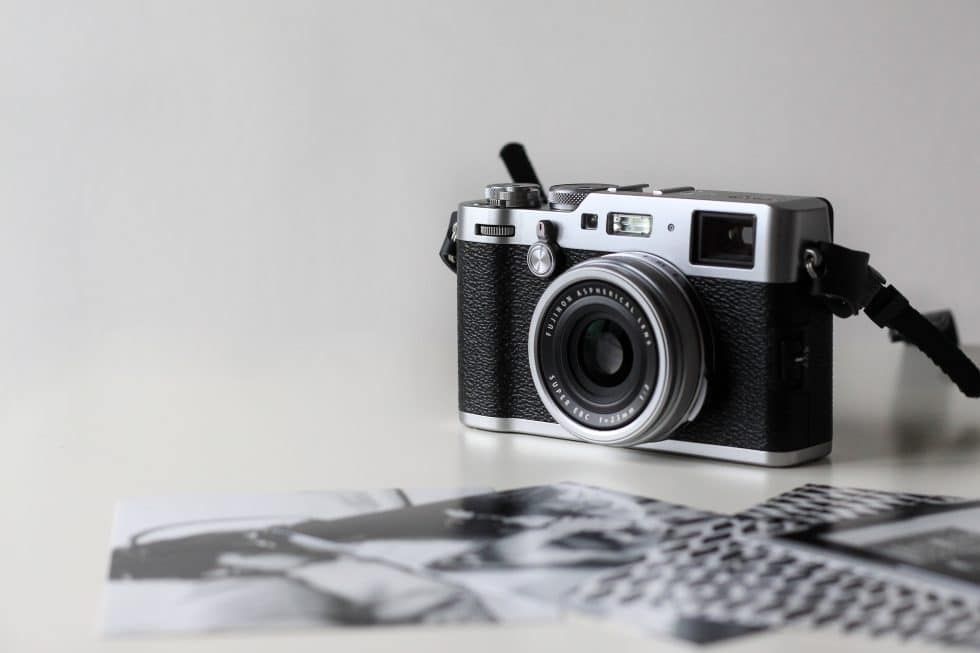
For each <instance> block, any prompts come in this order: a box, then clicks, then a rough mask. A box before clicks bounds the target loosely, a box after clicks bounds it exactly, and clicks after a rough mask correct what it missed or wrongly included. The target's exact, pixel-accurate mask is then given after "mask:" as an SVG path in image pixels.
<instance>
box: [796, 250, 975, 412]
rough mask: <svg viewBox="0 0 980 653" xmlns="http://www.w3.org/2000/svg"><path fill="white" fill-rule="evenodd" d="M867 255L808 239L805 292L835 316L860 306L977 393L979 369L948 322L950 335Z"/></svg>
mask: <svg viewBox="0 0 980 653" xmlns="http://www.w3.org/2000/svg"><path fill="white" fill-rule="evenodd" d="M870 258H871V257H870V255H869V254H868V253H867V252H860V251H857V250H853V249H848V248H846V247H842V246H840V245H835V244H833V243H828V242H817V243H811V244H810V245H808V246H807V248H806V249H805V250H804V251H803V264H804V266H805V267H806V271H807V274H808V275H809V276H810V280H811V285H810V294H811V295H813V296H814V297H816V298H818V299H820V300H821V301H822V302H823V304H824V305H825V306H826V307H827V308H828V309H829V310H830V311H831V312H833V313H834V315H837V316H838V317H843V318H847V317H851V316H852V315H857V314H858V313H859V312H860V311H861V310H864V314H865V315H867V316H868V317H869V318H871V321H872V322H874V323H875V324H877V325H878V326H879V327H881V328H888V329H892V330H893V331H894V332H896V333H897V334H898V335H899V336H901V339H903V340H905V341H907V342H910V343H912V344H913V345H915V346H916V347H918V348H919V349H921V350H922V352H923V353H924V354H925V355H926V356H928V357H929V359H930V360H932V362H933V363H935V364H936V365H937V366H938V367H939V368H940V369H941V370H942V371H943V372H945V373H946V375H947V376H948V377H949V378H950V379H951V380H952V381H953V383H955V384H956V386H957V387H958V388H959V389H960V390H961V391H962V392H963V394H965V395H966V396H967V397H980V369H977V366H976V364H974V362H973V361H971V360H970V359H969V358H968V357H967V355H966V354H964V353H963V350H962V349H960V347H959V344H958V343H957V341H956V336H955V328H952V323H949V324H950V329H949V334H945V333H943V332H942V331H940V329H939V328H938V327H937V326H936V324H934V323H933V322H932V321H930V320H929V319H928V318H927V317H926V316H924V315H923V314H922V313H920V312H919V311H917V310H916V309H915V308H913V307H912V306H911V305H910V304H909V301H908V300H907V299H906V298H905V296H904V295H902V293H900V292H899V291H898V289H897V288H895V286H892V285H889V284H888V282H887V281H886V280H885V278H884V277H883V276H882V275H881V274H880V273H879V272H878V271H877V270H875V269H874V268H873V267H871V266H870V265H869V264H868V262H869V260H870ZM944 317H945V316H944Z"/></svg>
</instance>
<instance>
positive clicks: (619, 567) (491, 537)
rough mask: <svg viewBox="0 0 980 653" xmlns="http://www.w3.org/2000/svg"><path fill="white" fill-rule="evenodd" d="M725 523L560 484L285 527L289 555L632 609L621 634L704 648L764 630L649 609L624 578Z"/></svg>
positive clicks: (526, 599) (637, 587)
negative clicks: (316, 553) (637, 632)
mask: <svg viewBox="0 0 980 653" xmlns="http://www.w3.org/2000/svg"><path fill="white" fill-rule="evenodd" d="M730 521H731V520H730V518H727V517H724V516H721V515H716V514H713V513H709V512H704V511H699V510H694V509H691V508H686V507H683V506H677V505H673V504H668V503H664V502H661V501H657V500H654V499H648V498H645V497H639V496H635V495H629V494H623V493H620V492H615V491H612V490H605V489H601V488H595V487H589V486H583V485H578V484H574V483H560V484H555V485H543V486H535V487H527V488H520V489H516V490H508V491H504V492H494V493H489V494H482V495H475V496H467V497H463V498H460V499H453V500H449V501H443V502H438V503H431V504H428V505H421V506H414V507H410V508H405V509H402V510H398V511H392V512H386V513H375V514H370V515H364V516H358V517H350V518H346V519H340V520H332V521H323V522H308V523H305V524H300V525H297V526H296V527H293V528H291V529H289V530H290V538H291V541H292V542H294V543H295V544H296V545H297V546H303V547H307V548H310V549H314V550H316V549H321V550H324V551H331V550H341V551H347V552H351V553H356V554H357V555H360V556H365V557H368V558H372V559H387V560H391V561H393V562H397V563H398V564H399V565H407V566H409V567H410V568H412V569H414V570H417V571H420V572H423V573H425V574H427V575H428V574H437V575H438V577H439V578H442V579H444V580H445V581H447V582H450V583H452V584H453V585H454V586H459V587H465V588H467V589H469V590H471V591H473V592H474V593H476V594H477V595H479V596H481V597H483V598H485V599H489V598H490V597H508V599H507V603H509V604H518V605H530V604H538V605H546V606H552V607H553V608H554V609H556V610H557V611H559V612H570V611H573V612H576V613H584V614H588V615H591V616H594V617H597V618H601V619H613V620H617V621H624V622H625V621H628V617H629V616H631V615H634V614H636V613H637V608H638V607H639V608H640V611H641V612H642V613H643V615H644V617H645V619H644V621H643V622H642V623H633V624H631V625H632V626H634V627H639V628H640V629H641V630H642V631H644V632H646V633H649V634H652V635H658V636H670V637H675V638H680V639H683V640H686V641H690V642H697V643H707V642H713V641H717V640H720V639H725V638H728V637H732V636H737V635H742V634H745V633H749V632H756V631H759V630H761V629H763V628H765V627H766V626H765V625H764V624H758V623H754V622H753V624H752V625H750V626H746V625H743V624H739V623H737V622H735V621H733V620H731V619H729V618H727V616H726V615H724V614H711V615H708V614H706V613H705V612H703V611H700V610H698V609H697V608H698V607H699V606H698V605H693V606H689V605H687V604H683V605H682V604H675V603H669V602H658V603H656V604H654V603H652V602H651V599H653V598H656V597H655V596H652V595H650V594H649V592H648V591H647V590H648V589H651V588H653V586H650V585H649V584H648V583H647V576H646V575H633V574H632V573H631V571H632V570H634V569H642V570H643V573H644V574H647V573H648V572H649V568H650V565H651V564H652V565H653V566H657V567H658V568H663V567H665V566H666V565H668V564H671V561H673V560H674V558H673V557H671V556H670V555H668V552H672V551H678V550H679V549H678V546H679V545H680V546H681V547H691V550H692V551H693V550H697V549H699V548H703V549H705V550H711V551H713V550H715V547H716V544H715V540H716V539H718V538H724V539H728V538H729V537H730V534H729V527H730ZM718 526H720V529H719V528H716V527H718ZM684 555H687V553H684ZM693 562H694V564H696V563H697V560H696V558H695V559H693ZM653 589H655V588H653Z"/></svg>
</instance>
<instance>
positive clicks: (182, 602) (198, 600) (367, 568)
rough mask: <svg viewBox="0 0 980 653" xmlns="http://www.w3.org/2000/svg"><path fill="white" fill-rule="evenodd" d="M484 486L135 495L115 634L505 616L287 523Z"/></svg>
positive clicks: (116, 529) (112, 574) (120, 550)
mask: <svg viewBox="0 0 980 653" xmlns="http://www.w3.org/2000/svg"><path fill="white" fill-rule="evenodd" d="M482 491H485V490H470V491H466V490H450V491H442V490H416V491H407V490H377V491H355V492H303V493H293V494H280V495H236V496H183V497H160V498H146V499H135V500H130V501H124V502H121V503H120V504H119V505H118V506H117V509H116V516H115V522H114V526H113V534H112V553H111V557H110V564H109V579H108V584H107V587H106V591H105V606H104V608H105V609H104V630H105V631H106V632H107V633H109V634H123V633H146V632H199V631H210V630H228V629H240V628H271V627H304V626H324V625H329V626H344V625H372V624H406V623H435V622H451V623H471V622H492V621H496V620H497V615H495V614H494V611H493V607H492V606H489V605H487V604H486V603H485V602H484V601H482V600H481V599H480V597H478V596H476V595H474V594H473V593H472V592H470V591H468V590H466V589H465V588H461V587H458V586H455V585H452V584H448V583H446V582H444V581H441V580H439V579H435V578H432V577H430V576H426V575H424V574H419V573H417V572H415V571H412V570H407V569H405V568H403V567H400V566H398V565H395V564H391V563H388V562H379V561H375V560H370V559H364V558H361V557H357V556H353V555H346V554H344V553H343V552H340V551H327V550H315V549H311V548H309V547H302V546H298V545H296V544H293V543H292V542H290V541H289V539H288V537H285V536H283V534H282V533H283V531H284V529H289V528H290V527H293V526H295V525H298V524H304V523H311V522H314V521H319V520H329V519H335V518H343V517H349V516H351V515H361V514H366V513H371V512H378V511H391V510H397V509H400V508H405V507H408V506H413V505H416V504H418V503H420V502H428V501H438V500H445V499H446V498H448V497H459V496H463V495H466V494H467V493H468V492H469V493H476V492H482Z"/></svg>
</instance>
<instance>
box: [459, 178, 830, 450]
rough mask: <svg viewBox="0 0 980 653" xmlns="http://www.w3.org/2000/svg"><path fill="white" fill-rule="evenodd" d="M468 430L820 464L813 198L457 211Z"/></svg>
mask: <svg viewBox="0 0 980 653" xmlns="http://www.w3.org/2000/svg"><path fill="white" fill-rule="evenodd" d="M455 238H456V254H455V263H456V270H457V278H458V280H457V284H458V345H459V411H460V419H461V421H462V422H463V423H464V424H465V425H467V426H470V427H474V428H479V429H485V430H491V431H501V432H522V433H530V434H535V435H544V436H551V437H561V438H568V439H580V440H584V441H587V442H593V443H600V444H609V445H616V446H628V447H637V448H640V449H652V450H658V451H668V452H675V453H684V454H690V455H696V456H704V457H710V458H719V459H725V460H732V461H739V462H746V463H754V464H759V465H767V466H787V465H795V464H799V463H802V462H806V461H808V460H813V459H817V458H820V457H823V456H825V455H827V454H828V453H829V452H830V448H831V438H832V348H833V335H832V333H833V332H832V315H831V314H830V312H829V311H827V309H826V308H825V307H824V306H823V305H821V304H820V303H819V302H818V301H816V300H815V299H813V298H812V297H811V296H810V294H809V292H808V290H807V287H808V286H807V283H806V282H807V281H808V279H807V273H806V270H805V269H804V263H803V250H804V249H805V247H806V246H807V243H810V242H816V241H826V242H830V241H831V239H832V209H831V207H830V204H829V203H828V202H827V201H826V200H824V199H821V198H817V197H797V196H785V195H772V194H757V193H743V192H728V191H710V190H695V189H693V188H690V187H681V188H673V189H661V190H653V191H650V190H647V189H646V186H645V185H638V186H614V185H611V184H561V185H558V186H553V187H551V190H550V193H549V196H548V197H547V199H546V198H545V197H544V193H543V191H542V189H541V188H540V187H539V186H537V185H535V184H519V183H508V184H494V185H491V186H488V187H487V191H486V198H485V199H483V200H477V201H470V202H464V203H462V204H461V205H460V206H459V209H458V212H457V222H456V231H455Z"/></svg>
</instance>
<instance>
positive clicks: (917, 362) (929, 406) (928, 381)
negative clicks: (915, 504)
mask: <svg viewBox="0 0 980 653" xmlns="http://www.w3.org/2000/svg"><path fill="white" fill-rule="evenodd" d="M964 351H965V352H966V353H967V355H968V356H970V358H972V359H973V360H980V347H977V346H973V347H964ZM893 383H894V385H895V391H894V397H893V399H892V401H891V407H890V410H889V412H888V414H887V417H886V418H885V419H875V418H874V416H869V417H868V419H867V420H865V419H862V418H861V417H848V418H844V419H843V420H842V421H839V422H837V428H838V431H839V432H841V433H846V434H847V435H846V437H842V438H835V442H834V452H833V454H832V459H833V460H835V461H846V460H863V459H874V458H889V459H892V460H894V461H895V462H897V463H898V464H900V465H901V464H903V463H908V464H916V463H919V462H922V461H923V460H928V462H929V463H930V464H936V463H939V464H950V465H963V464H969V465H973V464H975V460H976V454H977V452H980V424H978V423H977V422H976V421H967V423H963V420H962V419H957V410H960V408H961V406H962V405H964V404H963V402H974V401H976V400H975V399H968V398H966V397H963V396H962V395H961V393H960V391H959V390H958V389H957V388H956V386H954V385H953V383H952V382H950V381H949V380H948V379H947V378H946V377H945V376H944V375H943V373H942V372H941V371H939V370H938V369H937V368H936V367H935V365H934V364H933V363H932V361H930V360H929V359H928V358H926V356H925V355H924V354H923V353H922V352H920V351H919V350H917V349H915V348H914V347H911V346H903V351H902V360H901V364H900V368H899V372H898V374H897V375H896V377H895V378H894V381H893ZM960 412H962V410H960Z"/></svg>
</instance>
